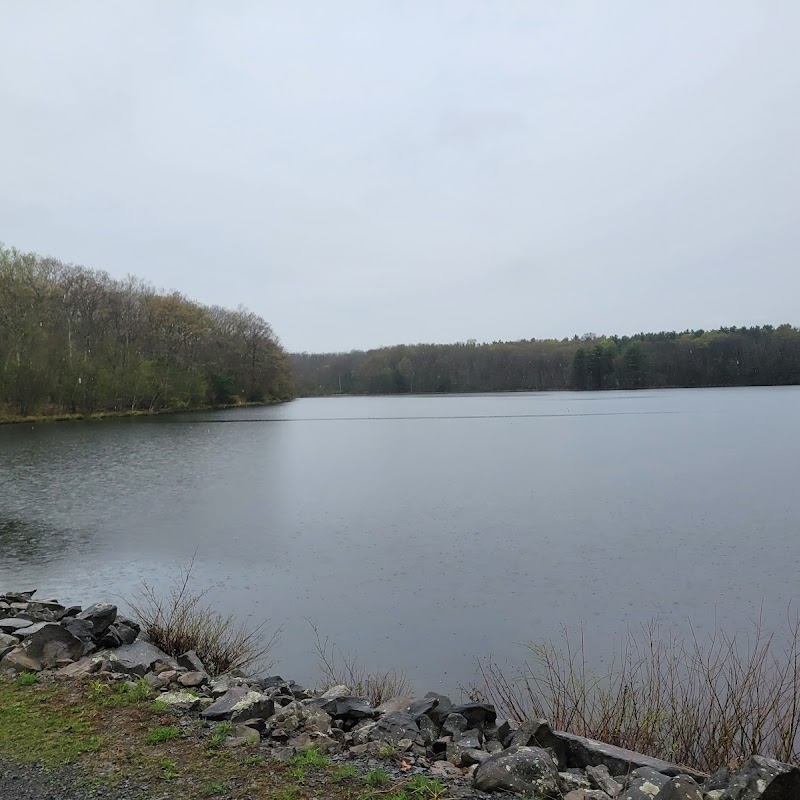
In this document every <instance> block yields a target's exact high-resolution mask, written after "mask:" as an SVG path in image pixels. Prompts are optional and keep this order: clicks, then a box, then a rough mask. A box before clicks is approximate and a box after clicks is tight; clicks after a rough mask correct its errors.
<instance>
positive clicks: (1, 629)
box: [0, 617, 31, 633]
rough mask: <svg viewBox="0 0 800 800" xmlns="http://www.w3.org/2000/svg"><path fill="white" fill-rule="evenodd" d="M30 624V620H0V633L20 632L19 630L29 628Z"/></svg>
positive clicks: (10, 618)
mask: <svg viewBox="0 0 800 800" xmlns="http://www.w3.org/2000/svg"><path fill="white" fill-rule="evenodd" d="M30 624H31V623H30V620H27V619H17V618H16V617H6V619H0V633H14V632H15V631H18V630H20V628H28V627H30Z"/></svg>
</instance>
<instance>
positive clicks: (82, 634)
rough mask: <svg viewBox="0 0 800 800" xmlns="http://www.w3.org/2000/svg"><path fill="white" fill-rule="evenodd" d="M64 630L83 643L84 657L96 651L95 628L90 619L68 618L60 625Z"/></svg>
mask: <svg viewBox="0 0 800 800" xmlns="http://www.w3.org/2000/svg"><path fill="white" fill-rule="evenodd" d="M59 625H61V627H62V628H66V629H67V630H68V631H69V632H70V633H71V634H72V635H73V636H74V637H76V638H77V639H80V640H81V641H82V642H83V653H84V655H86V654H88V653H91V652H92V650H94V646H95V644H94V637H93V636H92V634H93V633H94V626H93V625H92V623H91V622H90V621H89V620H88V619H75V617H66V618H65V619H63V620H61V622H60V623H59Z"/></svg>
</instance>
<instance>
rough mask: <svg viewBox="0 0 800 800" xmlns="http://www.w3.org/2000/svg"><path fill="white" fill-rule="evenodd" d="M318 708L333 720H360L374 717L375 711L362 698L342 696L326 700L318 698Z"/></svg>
mask: <svg viewBox="0 0 800 800" xmlns="http://www.w3.org/2000/svg"><path fill="white" fill-rule="evenodd" d="M317 702H318V703H319V707H320V708H321V709H322V710H323V711H324V712H325V713H326V714H330V716H331V717H333V718H334V719H346V720H351V721H352V720H360V719H367V718H372V717H376V716H377V715H378V714H377V712H376V711H375V709H374V708H373V707H372V706H371V705H370V704H369V702H368V701H367V700H365V699H364V698H363V697H352V696H350V695H342V696H339V697H332V698H329V699H327V700H325V699H323V698H320V700H318V701H317Z"/></svg>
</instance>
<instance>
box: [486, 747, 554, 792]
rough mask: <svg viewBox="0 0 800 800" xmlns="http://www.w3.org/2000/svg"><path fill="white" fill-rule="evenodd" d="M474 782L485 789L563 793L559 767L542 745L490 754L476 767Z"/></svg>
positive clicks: (489, 790) (492, 790) (488, 790)
mask: <svg viewBox="0 0 800 800" xmlns="http://www.w3.org/2000/svg"><path fill="white" fill-rule="evenodd" d="M473 783H474V786H475V788H476V789H478V790H479V791H481V792H498V791H499V792H513V793H514V794H522V795H527V796H533V797H559V796H560V789H559V778H558V768H557V767H556V765H555V763H554V762H553V759H552V758H551V757H550V754H549V753H548V752H547V751H546V750H542V748H541V747H511V748H509V749H508V750H504V751H502V752H500V753H496V754H495V755H493V756H490V757H489V758H488V759H486V761H484V762H483V764H481V765H480V766H479V767H478V769H477V770H475V776H474V780H473Z"/></svg>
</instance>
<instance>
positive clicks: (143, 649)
mask: <svg viewBox="0 0 800 800" xmlns="http://www.w3.org/2000/svg"><path fill="white" fill-rule="evenodd" d="M108 657H109V658H110V659H111V660H116V661H118V662H119V663H120V664H121V665H122V666H124V667H128V668H129V669H130V670H132V672H133V674H137V675H139V676H140V677H143V676H144V675H145V673H147V672H151V671H152V670H153V666H154V665H155V663H156V661H163V662H164V663H166V664H169V665H170V667H171V668H172V669H177V667H178V664H177V662H176V661H175V659H174V658H170V656H168V655H167V654H166V653H165V652H164V651H163V650H159V648H158V647H156V646H155V645H154V644H150V642H145V641H142V640H139V641H136V642H134V643H133V644H124V645H122V647H118V648H117V649H116V650H114V651H112V652H111V653H110V654H109V655H108Z"/></svg>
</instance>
